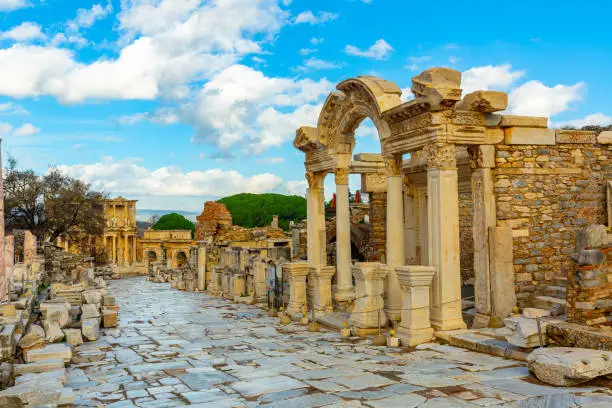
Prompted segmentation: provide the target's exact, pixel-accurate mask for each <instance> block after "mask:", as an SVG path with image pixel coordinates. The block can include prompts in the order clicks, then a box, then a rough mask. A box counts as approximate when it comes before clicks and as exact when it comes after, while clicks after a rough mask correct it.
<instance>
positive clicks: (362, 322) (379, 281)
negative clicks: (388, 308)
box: [350, 262, 388, 329]
mask: <svg viewBox="0 0 612 408" xmlns="http://www.w3.org/2000/svg"><path fill="white" fill-rule="evenodd" d="M352 269H353V276H354V277H355V286H356V299H355V306H354V308H353V311H352V312H351V317H350V322H351V324H352V325H353V326H355V327H357V328H359V329H376V328H378V325H379V324H380V326H381V327H383V326H385V325H386V324H387V316H386V314H385V313H384V310H385V301H384V299H383V294H384V293H385V278H387V279H388V267H387V266H386V265H385V264H381V263H374V262H360V263H357V264H356V265H355V266H353V268H352Z"/></svg>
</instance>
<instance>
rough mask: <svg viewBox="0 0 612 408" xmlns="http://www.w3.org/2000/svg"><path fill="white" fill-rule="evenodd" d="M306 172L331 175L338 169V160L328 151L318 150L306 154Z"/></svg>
mask: <svg viewBox="0 0 612 408" xmlns="http://www.w3.org/2000/svg"><path fill="white" fill-rule="evenodd" d="M305 164H306V170H307V171H312V172H314V173H316V172H325V173H329V172H331V171H333V170H334V168H336V160H335V158H334V156H332V155H330V154H329V153H328V151H327V150H316V151H312V152H309V153H306V163H305Z"/></svg>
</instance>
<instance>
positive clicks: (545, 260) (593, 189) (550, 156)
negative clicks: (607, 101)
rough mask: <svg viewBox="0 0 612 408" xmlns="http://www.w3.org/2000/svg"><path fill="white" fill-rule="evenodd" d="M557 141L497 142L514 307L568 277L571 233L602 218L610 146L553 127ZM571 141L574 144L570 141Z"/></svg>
mask: <svg viewBox="0 0 612 408" xmlns="http://www.w3.org/2000/svg"><path fill="white" fill-rule="evenodd" d="M556 138H557V140H556V142H557V144H552V145H518V144H515V145H503V144H500V145H496V165H497V168H496V169H495V172H494V189H495V195H496V201H497V220H498V225H508V226H510V227H512V229H513V243H514V272H515V277H516V280H515V289H516V293H517V300H518V306H519V307H522V308H524V307H529V306H531V305H532V300H533V298H534V297H535V296H536V295H537V294H538V293H539V292H540V291H541V290H543V288H545V287H546V286H548V285H551V284H552V283H553V282H552V281H553V277H554V276H567V275H568V273H569V271H570V269H571V267H572V261H571V260H570V258H569V257H568V255H569V254H570V253H571V252H573V248H574V235H575V233H576V231H578V230H579V229H582V228H584V227H585V226H586V225H588V224H601V223H603V222H604V221H605V215H604V210H605V208H606V202H605V187H604V185H605V180H606V179H610V178H612V151H611V150H612V148H611V147H610V146H609V145H598V144H596V143H595V140H596V137H595V134H594V133H592V132H567V134H565V133H564V132H559V131H557V136H556ZM572 142H574V143H572Z"/></svg>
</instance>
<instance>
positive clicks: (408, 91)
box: [400, 87, 414, 102]
mask: <svg viewBox="0 0 612 408" xmlns="http://www.w3.org/2000/svg"><path fill="white" fill-rule="evenodd" d="M400 99H401V100H402V102H408V101H409V100H411V99H414V94H413V93H412V88H410V87H408V88H402V96H400Z"/></svg>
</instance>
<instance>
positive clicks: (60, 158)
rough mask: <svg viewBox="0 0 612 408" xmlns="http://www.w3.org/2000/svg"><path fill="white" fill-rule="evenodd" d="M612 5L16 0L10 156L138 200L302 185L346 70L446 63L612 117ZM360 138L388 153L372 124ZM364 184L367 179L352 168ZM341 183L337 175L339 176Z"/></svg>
mask: <svg viewBox="0 0 612 408" xmlns="http://www.w3.org/2000/svg"><path fill="white" fill-rule="evenodd" d="M611 12H612V4H611V3H610V2H609V1H603V0H602V1H589V2H583V3H580V5H579V6H578V5H577V4H576V3H575V2H569V1H566V2H564V1H537V2H534V1H530V2H527V1H513V2H497V3H491V2H490V1H488V2H485V1H466V2H457V1H436V2H429V3H423V2H413V1H399V0H398V1H390V0H369V1H368V0H328V1H312V0H310V1H306V0H294V1H290V0H216V1H201V0H121V1H120V0H112V1H107V0H98V1H89V0H80V1H73V0H44V1H42V0H0V136H1V137H2V138H3V143H2V149H3V153H4V154H3V160H6V158H7V154H11V155H12V156H14V157H15V158H16V159H17V160H18V161H19V163H20V166H22V167H27V168H34V169H35V170H37V171H40V172H45V171H46V170H47V168H48V167H49V166H59V167H60V168H61V169H62V170H64V171H66V172H68V173H69V174H71V175H73V176H75V177H79V178H82V179H83V180H86V181H88V182H91V183H92V184H93V185H94V186H95V187H96V188H100V189H103V190H104V191H106V192H108V193H109V194H111V195H123V196H126V197H130V198H134V199H138V200H140V203H139V207H140V208H154V209H177V210H179V209H180V210H200V209H201V208H202V207H203V202H204V201H206V200H210V199H217V198H219V197H222V196H224V195H229V194H233V193H238V192H243V191H249V192H257V193H259V192H281V193H293V194H303V193H304V189H305V182H304V167H303V155H302V154H301V153H300V152H298V151H297V150H295V149H294V148H293V146H292V144H291V142H292V140H293V136H294V132H295V129H296V128H297V127H299V126H301V125H314V124H315V123H316V120H317V116H318V111H319V109H320V106H321V104H322V103H323V101H324V100H325V97H326V96H327V94H328V93H329V92H330V91H331V90H333V88H334V86H335V84H336V83H338V82H339V81H341V80H343V79H346V78H349V77H353V76H357V75H377V76H380V77H382V78H385V79H388V80H391V81H393V82H395V83H397V84H398V85H399V86H400V87H401V88H402V89H404V90H405V97H406V98H408V97H409V96H410V91H409V88H410V79H411V77H412V76H414V75H416V74H418V73H419V72H420V71H421V70H423V69H426V68H428V67H432V66H447V67H452V68H455V69H457V70H459V71H461V72H462V73H463V83H462V87H463V88H464V90H465V91H473V90H476V89H495V90H502V91H506V92H508V93H509V100H510V103H509V108H508V110H509V112H512V113H516V114H523V115H534V116H549V117H550V120H551V123H552V124H553V125H557V126H558V125H562V124H568V123H569V124H574V125H576V126H580V125H583V124H607V123H610V122H612V104H611V103H610V95H612V76H611V75H610V72H611V70H612V31H610V29H609V16H610V13H611ZM358 136H359V137H358V138H357V147H356V150H355V151H356V152H358V151H362V152H378V151H380V147H379V143H378V140H377V135H376V131H375V130H374V129H373V128H372V126H371V124H369V123H366V122H364V124H362V126H361V127H360V128H359V130H358ZM351 185H352V188H353V189H356V188H358V178H357V177H355V178H351ZM326 186H327V187H328V188H327V191H328V192H331V191H332V188H333V177H328V178H327V179H326Z"/></svg>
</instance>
